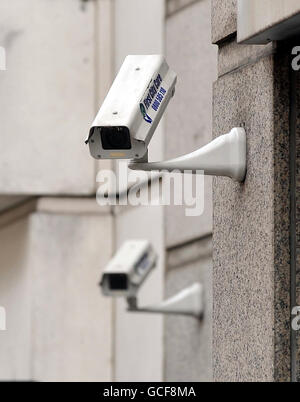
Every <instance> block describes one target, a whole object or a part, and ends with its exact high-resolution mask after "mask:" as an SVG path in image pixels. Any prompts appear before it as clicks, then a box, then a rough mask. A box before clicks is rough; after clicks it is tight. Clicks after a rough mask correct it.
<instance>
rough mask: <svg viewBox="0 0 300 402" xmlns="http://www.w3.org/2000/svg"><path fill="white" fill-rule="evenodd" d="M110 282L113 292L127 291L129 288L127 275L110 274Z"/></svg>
mask: <svg viewBox="0 0 300 402" xmlns="http://www.w3.org/2000/svg"><path fill="white" fill-rule="evenodd" d="M108 280H109V288H110V289H111V290H126V289H127V288H128V283H127V275H125V274H110V275H109V277H108Z"/></svg>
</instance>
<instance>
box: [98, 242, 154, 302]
mask: <svg viewBox="0 0 300 402" xmlns="http://www.w3.org/2000/svg"><path fill="white" fill-rule="evenodd" d="M156 260H157V255H156V254H155V252H154V250H153V248H152V246H151V244H150V243H149V241H147V240H129V241H126V242H125V243H124V244H123V246H122V247H121V248H120V250H119V251H118V252H117V254H116V255H115V256H114V257H113V258H112V260H111V261H110V262H109V264H108V265H107V267H106V268H105V270H104V272H103V275H102V280H101V282H100V285H101V288H102V293H103V294H104V295H105V296H116V297H135V295H136V294H137V291H138V289H139V287H140V286H141V285H142V283H143V282H144V280H145V279H146V277H147V276H148V274H149V273H150V271H151V270H152V269H153V268H154V267H155V265H156Z"/></svg>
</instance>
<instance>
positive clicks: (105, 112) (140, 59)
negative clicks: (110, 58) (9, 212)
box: [86, 55, 176, 159]
mask: <svg viewBox="0 0 300 402" xmlns="http://www.w3.org/2000/svg"><path fill="white" fill-rule="evenodd" d="M175 84H176V74H175V73H174V72H173V71H171V70H170V69H169V66H168V64H167V63H166V61H165V59H164V57H163V56H160V55H137V56H127V57H126V59H125V61H124V63H123V65H122V67H121V69H120V71H119V73H118V75H117V77H116V79H115V81H114V83H113V85H112V87H111V89H110V91H109V93H108V95H107V97H106V99H105V101H104V103H103V105H102V106H101V108H100V110H99V112H98V114H97V116H96V118H95V120H94V122H93V124H92V126H91V128H90V131H89V136H88V138H87V140H86V143H88V144H89V148H90V153H91V155H92V156H93V157H94V158H96V159H141V158H143V156H144V155H145V154H146V152H147V148H148V144H149V142H150V140H151V138H152V136H153V134H154V131H155V129H156V127H157V125H158V123H159V122H160V120H161V117H162V115H163V113H164V111H165V109H166V107H167V105H168V103H169V101H170V99H171V97H172V96H173V95H174V91H175Z"/></svg>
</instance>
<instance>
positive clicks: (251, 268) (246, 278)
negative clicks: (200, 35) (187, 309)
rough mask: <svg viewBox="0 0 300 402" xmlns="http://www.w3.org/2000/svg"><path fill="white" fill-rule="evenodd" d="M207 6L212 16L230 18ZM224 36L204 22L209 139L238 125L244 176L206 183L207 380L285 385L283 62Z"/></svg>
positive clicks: (221, 8)
mask: <svg viewBox="0 0 300 402" xmlns="http://www.w3.org/2000/svg"><path fill="white" fill-rule="evenodd" d="M225 3H226V5H225ZM213 4H214V6H215V7H216V10H215V14H216V15H222V14H223V13H224V14H225V15H232V16H234V14H235V12H236V10H235V5H234V4H232V7H229V8H228V4H227V2H218V1H215V2H213ZM233 20H234V17H232V21H233ZM232 29H233V26H232ZM232 29H230V30H226V32H225V31H224V32H223V33H222V34H221V33H220V26H219V24H217V20H216V19H215V20H214V22H213V27H212V31H213V34H212V37H213V38H214V40H215V41H216V38H218V41H219V44H220V47H219V78H218V80H217V82H216V84H215V86H214V102H213V105H214V112H213V131H214V135H215V136H218V135H221V134H223V133H225V132H228V131H229V130H230V129H231V128H232V127H235V126H240V125H244V126H245V129H246V132H247V164H248V171H247V177H246V180H245V182H244V183H242V184H239V183H234V182H233V181H231V180H230V179H224V178H217V179H215V180H214V184H213V200H214V219H213V271H214V279H213V283H214V287H213V298H214V310H213V369H214V379H215V380H216V381H288V380H289V379H290V323H289V319H290V255H289V235H290V233H289V229H290V226H289V213H290V211H289V205H290V199H289V79H288V77H289V61H288V60H289V59H288V57H287V56H286V54H285V53H284V52H283V51H281V50H279V49H276V47H274V46H273V45H268V46H265V47H256V46H253V47H250V48H247V49H245V47H243V46H240V45H237V44H236V41H235V38H234V37H233V38H232V39H230V31H231V30H232ZM231 33H232V32H231ZM233 33H234V32H233ZM228 35H229V36H228ZM222 36H223V38H222ZM223 40H225V42H222V41H223Z"/></svg>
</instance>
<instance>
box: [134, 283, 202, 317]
mask: <svg viewBox="0 0 300 402" xmlns="http://www.w3.org/2000/svg"><path fill="white" fill-rule="evenodd" d="M127 303H128V311H130V312H135V313H158V314H176V315H186V316H192V317H195V318H198V319H201V318H203V314H204V292H203V285H202V284H200V283H194V284H193V285H192V286H190V287H188V288H186V289H184V290H182V291H181V292H179V293H177V294H176V295H175V296H173V297H170V298H169V299H167V300H164V301H162V302H161V303H159V304H156V305H154V306H148V307H138V305H137V298H136V297H128V298H127Z"/></svg>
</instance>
